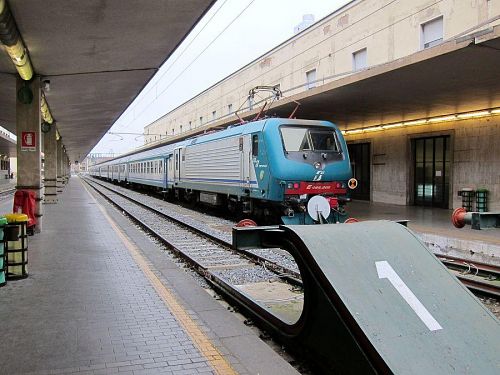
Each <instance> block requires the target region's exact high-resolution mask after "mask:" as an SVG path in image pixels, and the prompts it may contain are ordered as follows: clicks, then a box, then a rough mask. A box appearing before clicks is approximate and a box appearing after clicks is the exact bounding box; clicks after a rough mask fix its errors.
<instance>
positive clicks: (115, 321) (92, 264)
mask: <svg viewBox="0 0 500 375" xmlns="http://www.w3.org/2000/svg"><path fill="white" fill-rule="evenodd" d="M101 205H103V206H105V207H106V210H103V209H102V208H100V207H101ZM108 216H110V217H112V219H111V220H112V222H111V223H110V220H109V219H108ZM29 246H30V248H29V255H30V260H29V272H30V277H29V278H28V279H25V280H20V281H11V282H8V284H7V286H6V287H3V288H1V289H0V317H1V322H2V329H1V331H2V335H1V336H0V373H1V374H9V375H10V374H26V373H30V374H56V373H57V374H59V373H65V374H66V373H67V374H70V373H77V374H93V375H97V374H113V373H119V374H128V375H130V374H135V375H138V374H201V373H220V374H233V373H241V374H257V373H260V374H296V373H297V372H296V371H295V370H294V369H293V368H292V367H291V366H290V365H289V364H288V363H287V362H286V361H284V360H283V359H282V358H281V357H280V356H278V355H277V354H276V353H275V352H274V351H272V350H271V349H270V348H269V347H268V346H267V345H266V344H264V343H263V342H262V341H261V340H260V339H259V338H258V337H256V335H255V334H254V333H253V332H252V331H251V330H250V329H249V328H248V327H246V326H245V325H244V324H243V323H242V322H241V321H240V320H239V319H238V318H237V317H236V316H235V314H232V313H230V312H228V311H227V310H226V309H225V308H224V307H223V306H221V305H220V304H219V303H218V302H217V301H215V300H214V299H213V298H212V297H211V296H209V294H208V293H206V292H205V291H204V290H203V289H202V288H201V287H199V286H198V284H197V283H196V282H195V281H193V279H192V277H191V276H189V275H188V274H186V273H185V272H184V271H182V270H179V269H178V267H177V266H176V265H175V264H173V263H172V262H171V261H170V260H169V259H168V258H167V257H166V256H165V254H162V253H161V251H159V250H158V248H157V247H156V245H154V244H153V243H152V242H151V241H150V240H149V239H148V238H147V237H146V236H144V235H143V234H142V233H141V232H139V231H138V230H137V229H136V228H135V227H134V226H133V225H131V224H130V222H129V221H128V220H127V219H125V218H124V217H123V216H122V215H120V214H118V213H117V212H116V211H115V210H114V209H113V208H111V207H110V206H109V205H107V204H106V203H103V202H102V201H101V200H100V199H99V200H95V199H94V198H92V197H91V196H90V195H89V194H88V193H87V192H86V191H85V189H84V187H83V185H82V182H81V181H80V180H79V179H78V178H72V179H71V180H70V183H69V185H68V187H66V189H65V191H64V193H63V194H62V196H61V199H60V203H59V204H57V205H46V206H45V216H44V230H43V232H42V233H41V234H38V235H36V236H34V237H31V238H30V245H29Z"/></svg>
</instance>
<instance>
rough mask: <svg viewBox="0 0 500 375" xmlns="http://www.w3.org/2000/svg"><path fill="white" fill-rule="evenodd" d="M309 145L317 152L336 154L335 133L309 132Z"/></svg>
mask: <svg viewBox="0 0 500 375" xmlns="http://www.w3.org/2000/svg"><path fill="white" fill-rule="evenodd" d="M309 135H310V136H311V143H312V145H313V149H314V150H317V151H334V152H338V151H339V149H338V147H337V141H336V138H335V133H333V132H329V131H317V130H310V131H309Z"/></svg>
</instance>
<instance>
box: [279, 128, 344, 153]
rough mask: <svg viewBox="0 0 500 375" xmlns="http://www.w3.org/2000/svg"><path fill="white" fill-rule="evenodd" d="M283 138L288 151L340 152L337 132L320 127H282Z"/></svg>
mask: <svg viewBox="0 0 500 375" xmlns="http://www.w3.org/2000/svg"><path fill="white" fill-rule="evenodd" d="M280 132H281V138H282V139H283V146H284V148H285V151H286V152H294V151H295V152H297V151H322V152H339V151H340V149H339V146H338V142H337V136H336V135H335V132H334V131H332V130H327V129H320V128H306V127H303V126H301V127H298V126H282V127H280Z"/></svg>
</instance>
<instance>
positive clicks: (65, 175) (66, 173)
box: [63, 150, 69, 185]
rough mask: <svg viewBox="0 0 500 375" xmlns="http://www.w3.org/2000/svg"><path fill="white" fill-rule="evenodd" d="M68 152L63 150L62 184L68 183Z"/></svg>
mask: <svg viewBox="0 0 500 375" xmlns="http://www.w3.org/2000/svg"><path fill="white" fill-rule="evenodd" d="M68 160H69V159H68V154H67V153H66V150H65V151H64V165H63V168H64V174H63V183H64V185H66V184H67V183H68V179H69V176H68Z"/></svg>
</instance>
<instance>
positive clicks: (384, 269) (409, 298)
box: [375, 260, 443, 331]
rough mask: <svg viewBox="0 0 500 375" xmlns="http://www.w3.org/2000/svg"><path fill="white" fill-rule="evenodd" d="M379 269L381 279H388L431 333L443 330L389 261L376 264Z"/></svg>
mask: <svg viewBox="0 0 500 375" xmlns="http://www.w3.org/2000/svg"><path fill="white" fill-rule="evenodd" d="M375 266H376V267H377V273H378V278H379V279H388V280H389V282H390V283H391V284H392V286H393V287H394V288H396V290H397V291H398V293H399V294H400V295H401V297H403V299H404V300H405V301H406V303H407V304H408V305H410V307H411V308H412V310H413V311H415V314H417V316H418V317H419V318H420V320H422V322H424V324H425V325H426V326H427V328H429V330H431V331H437V330H439V329H443V327H441V325H440V324H439V323H438V322H437V320H436V319H434V317H433V316H432V315H431V313H430V312H429V311H428V310H427V309H426V308H425V306H424V305H423V304H422V302H420V301H419V299H418V298H417V297H416V296H415V294H413V292H412V291H411V290H410V288H408V287H407V286H406V284H405V283H404V282H403V280H401V278H400V277H399V276H398V274H397V273H396V271H394V269H393V268H392V266H391V265H390V264H389V262H387V261H385V260H384V261H381V262H375Z"/></svg>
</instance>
